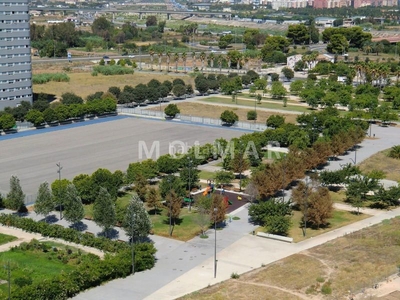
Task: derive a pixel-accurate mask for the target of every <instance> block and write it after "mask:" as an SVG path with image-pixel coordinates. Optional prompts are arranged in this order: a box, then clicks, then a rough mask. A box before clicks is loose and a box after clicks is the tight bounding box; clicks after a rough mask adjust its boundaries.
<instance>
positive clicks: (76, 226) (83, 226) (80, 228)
mask: <svg viewBox="0 0 400 300" xmlns="http://www.w3.org/2000/svg"><path fill="white" fill-rule="evenodd" d="M69 227H70V228H72V229H75V230H78V231H84V230H86V229H87V228H88V226H87V225H86V224H85V223H83V222H82V221H79V222H77V223H74V224H71V225H70V226H69Z"/></svg>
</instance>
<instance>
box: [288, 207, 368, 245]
mask: <svg viewBox="0 0 400 300" xmlns="http://www.w3.org/2000/svg"><path fill="white" fill-rule="evenodd" d="M302 216H303V213H302V212H300V211H293V216H292V228H291V229H290V231H289V236H290V237H292V238H293V240H294V242H300V241H303V240H305V239H307V238H310V237H313V236H317V235H320V234H323V233H326V232H328V231H331V230H334V229H337V228H340V227H343V226H345V225H349V224H351V223H354V222H357V221H360V220H363V219H366V218H368V217H370V215H366V214H359V215H357V214H354V213H352V212H349V211H344V210H334V212H333V217H332V218H330V219H329V226H328V227H327V228H320V229H312V228H309V227H307V229H306V237H304V236H303V226H302V225H300V224H301V219H302Z"/></svg>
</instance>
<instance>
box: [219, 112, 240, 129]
mask: <svg viewBox="0 0 400 300" xmlns="http://www.w3.org/2000/svg"><path fill="white" fill-rule="evenodd" d="M220 119H221V121H222V122H224V123H225V124H227V125H229V126H231V125H233V124H235V122H237V121H239V116H238V115H237V114H235V113H234V112H233V111H231V110H225V111H224V112H223V113H222V114H221V117H220Z"/></svg>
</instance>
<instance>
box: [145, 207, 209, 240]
mask: <svg viewBox="0 0 400 300" xmlns="http://www.w3.org/2000/svg"><path fill="white" fill-rule="evenodd" d="M196 216H197V213H196V212H195V211H194V210H193V209H192V211H191V212H189V211H188V209H187V208H183V209H182V211H181V214H180V219H179V222H178V224H176V225H175V226H174V227H173V232H172V238H174V239H177V240H181V241H188V240H190V239H192V238H193V237H195V236H196V235H198V234H199V233H200V231H201V230H200V227H199V225H197V224H196ZM150 218H151V221H152V222H153V231H154V234H156V235H160V236H165V237H169V218H168V216H167V209H163V210H162V211H161V214H158V215H153V214H151V215H150Z"/></svg>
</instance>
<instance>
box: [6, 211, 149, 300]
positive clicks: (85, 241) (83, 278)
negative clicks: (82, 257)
mask: <svg viewBox="0 0 400 300" xmlns="http://www.w3.org/2000/svg"><path fill="white" fill-rule="evenodd" d="M0 223H1V224H3V225H6V226H12V227H16V228H20V229H22V230H24V231H27V232H35V233H40V234H41V235H43V236H45V237H52V238H60V239H63V240H66V241H69V242H73V243H76V244H81V245H84V246H89V247H94V248H97V249H100V250H103V251H107V252H112V253H108V254H106V255H105V258H104V259H103V260H100V259H98V257H97V256H95V255H92V259H91V260H89V261H85V262H84V263H82V264H80V265H78V267H77V269H76V270H74V271H72V272H69V273H62V274H60V275H58V276H56V277H54V278H51V279H50V280H45V281H43V282H40V283H34V284H31V285H27V286H24V287H22V288H18V289H15V290H13V291H12V299H24V300H30V299H32V300H40V299H52V300H58V299H60V300H61V299H68V298H71V297H73V296H75V295H76V294H78V293H79V292H81V291H84V290H86V289H88V288H91V287H95V286H98V285H100V284H102V283H104V282H106V281H109V280H113V279H116V278H123V277H126V276H128V275H130V274H131V272H132V261H131V259H132V256H131V255H132V253H131V251H132V248H131V246H130V245H129V244H128V243H124V242H119V241H112V240H109V239H107V238H104V237H95V236H93V235H91V234H87V233H81V232H79V231H76V230H74V229H71V228H64V227H62V226H60V225H51V224H48V223H45V222H37V221H34V220H32V219H29V218H21V217H19V216H16V215H9V214H0ZM155 253H156V249H155V248H154V245H153V244H151V243H142V244H137V245H135V271H143V270H147V269H151V268H152V267H153V266H154V264H155V257H154V254H155ZM89 255H90V254H89Z"/></svg>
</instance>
